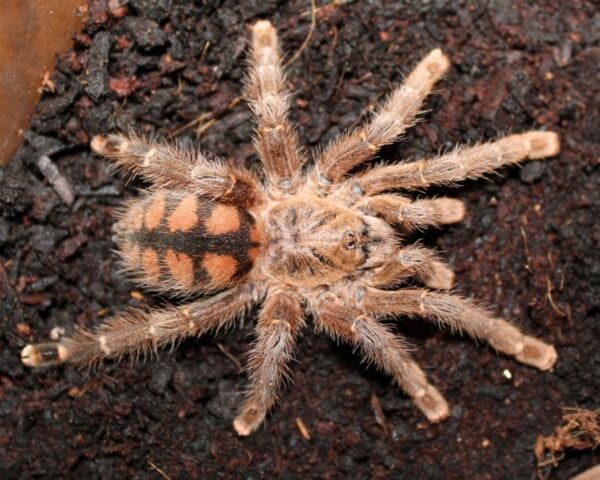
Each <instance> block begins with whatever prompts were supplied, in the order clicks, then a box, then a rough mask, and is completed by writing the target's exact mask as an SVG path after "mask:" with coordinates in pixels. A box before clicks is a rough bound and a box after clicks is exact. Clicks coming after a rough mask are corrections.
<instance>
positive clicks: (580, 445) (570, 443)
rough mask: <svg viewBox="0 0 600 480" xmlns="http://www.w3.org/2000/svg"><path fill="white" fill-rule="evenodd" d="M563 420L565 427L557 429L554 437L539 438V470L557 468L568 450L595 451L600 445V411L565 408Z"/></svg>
mask: <svg viewBox="0 0 600 480" xmlns="http://www.w3.org/2000/svg"><path fill="white" fill-rule="evenodd" d="M562 418H563V420H564V421H565V424H564V425H562V426H560V427H556V428H555V429H554V433H552V435H549V436H547V437H544V436H542V435H540V436H538V438H537V440H536V442H535V447H534V451H535V457H536V459H537V466H538V468H539V469H542V468H544V467H547V466H553V467H556V466H557V465H558V462H560V461H561V460H562V459H563V458H564V457H565V455H566V450H569V449H570V450H593V449H595V448H596V447H597V446H598V445H600V409H598V410H584V409H582V408H569V407H564V408H563V416H562ZM540 477H541V478H544V477H543V476H540Z"/></svg>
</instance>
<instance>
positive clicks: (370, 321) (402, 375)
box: [315, 300, 450, 422]
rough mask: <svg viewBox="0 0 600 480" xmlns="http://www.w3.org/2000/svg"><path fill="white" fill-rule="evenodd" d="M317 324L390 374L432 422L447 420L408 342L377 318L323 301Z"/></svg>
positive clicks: (438, 396) (446, 412) (440, 400)
mask: <svg viewBox="0 0 600 480" xmlns="http://www.w3.org/2000/svg"><path fill="white" fill-rule="evenodd" d="M315 322H316V325H317V327H318V328H320V329H321V330H323V331H325V332H326V333H327V334H329V335H330V336H331V337H332V338H334V339H340V340H343V341H344V342H347V343H350V344H352V345H356V346H357V347H358V348H359V349H360V350H361V352H362V354H363V356H364V358H365V361H367V362H369V363H370V362H372V363H374V364H375V365H376V366H377V367H379V368H381V369H382V370H383V371H384V372H386V373H387V374H389V375H391V376H392V377H393V378H394V380H395V381H396V382H397V383H398V385H400V387H401V388H402V390H404V391H405V392H406V393H407V394H408V395H409V396H410V397H411V398H412V399H413V401H414V403H415V405H416V406H417V408H419V410H421V412H423V414H424V415H425V416H426V417H427V419H428V420H429V421H431V422H441V421H442V420H444V419H445V418H447V417H448V415H449V413H450V410H449V408H448V404H447V403H446V400H445V399H444V397H443V396H442V394H441V393H440V392H439V391H438V390H437V389H436V388H435V387H434V386H433V385H431V384H430V383H429V382H428V380H427V377H426V375H425V373H424V372H423V370H421V368H420V367H419V365H418V364H417V363H416V362H415V361H414V360H413V358H412V356H411V355H410V353H409V352H408V349H407V346H406V345H405V343H404V342H403V341H402V340H401V339H400V338H398V337H397V336H395V335H394V334H393V333H392V332H390V331H389V330H388V329H387V328H386V327H385V326H384V325H382V324H381V323H379V322H378V321H377V320H376V319H374V318H372V317H370V316H368V314H366V315H365V314H363V313H361V311H360V309H358V308H353V307H349V306H346V305H343V304H342V303H341V302H340V301H339V300H332V301H330V300H323V301H321V302H320V304H319V305H318V306H317V308H316V311H315Z"/></svg>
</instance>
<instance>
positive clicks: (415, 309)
mask: <svg viewBox="0 0 600 480" xmlns="http://www.w3.org/2000/svg"><path fill="white" fill-rule="evenodd" d="M362 305H363V306H364V308H365V310H366V311H368V312H371V313H372V314H374V315H379V316H389V315H408V316H414V317H423V318H427V319H431V320H434V321H437V322H439V323H442V324H445V325H448V326H450V327H451V328H452V329H456V330H459V331H464V332H466V333H467V334H469V335H470V336H471V337H473V338H481V339H483V340H486V341H487V342H488V343H489V344H490V345H491V346H492V347H494V348H495V349H496V350H498V351H500V352H502V353H504V354H506V355H510V356H512V357H514V358H516V359H517V360H518V361H519V362H521V363H524V364H526V365H531V366H533V367H536V368H539V369H540V370H550V369H551V368H552V367H553V366H554V364H555V363H556V359H557V358H558V357H557V354H556V350H555V349H554V347H553V346H552V345H548V344H547V343H544V342H542V341H541V340H538V339H537V338H534V337H530V336H528V335H524V334H523V333H522V332H521V331H520V330H519V329H518V328H517V327H515V326H514V325H512V324H510V323H509V322H507V321H506V320H502V319H500V318H495V317H493V316H492V315H491V314H490V313H489V312H488V311H487V310H485V309H484V308H482V307H480V306H478V305H477V304H476V303H475V302H473V301H471V300H468V299H464V298H461V297H458V296H456V295H451V294H448V293H442V292H431V291H428V290H424V289H402V290H397V291H383V290H378V289H374V288H368V289H367V291H366V294H365V296H364V299H363V300H362Z"/></svg>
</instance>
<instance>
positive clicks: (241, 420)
mask: <svg viewBox="0 0 600 480" xmlns="http://www.w3.org/2000/svg"><path fill="white" fill-rule="evenodd" d="M303 317H304V310H303V308H302V305H301V303H300V299H299V298H298V296H297V295H296V294H295V293H293V292H290V291H280V292H276V293H272V294H269V295H268V296H267V299H266V300H265V303H264V305H263V308H262V310H261V312H260V316H259V319H258V324H257V326H256V332H257V339H256V343H255V345H254V347H253V349H252V353H251V355H250V363H249V370H250V382H251V384H250V388H249V390H248V394H247V398H246V401H245V403H244V406H243V407H242V410H241V413H240V414H239V415H238V417H237V418H236V419H235V421H234V422H233V427H234V428H235V431H236V432H237V433H238V435H244V436H245V435H249V434H251V433H252V432H253V431H255V430H256V429H257V428H258V427H259V425H260V424H261V423H262V422H263V420H264V418H265V416H266V414H267V412H268V411H269V409H270V408H271V407H272V405H273V403H275V401H276V400H277V394H278V392H279V388H280V386H281V383H282V380H283V379H284V378H285V377H286V376H287V373H288V367H287V364H288V362H289V360H290V359H291V357H292V353H293V350H294V345H295V343H296V338H297V336H298V334H299V332H300V330H301V328H302V326H303V325H304V320H303Z"/></svg>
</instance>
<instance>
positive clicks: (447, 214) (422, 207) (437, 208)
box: [359, 195, 465, 230]
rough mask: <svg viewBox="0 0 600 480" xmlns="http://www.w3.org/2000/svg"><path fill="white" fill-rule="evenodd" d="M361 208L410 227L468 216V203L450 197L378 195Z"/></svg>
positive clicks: (370, 198)
mask: <svg viewBox="0 0 600 480" xmlns="http://www.w3.org/2000/svg"><path fill="white" fill-rule="evenodd" d="M359 207H361V208H362V209H364V210H365V211H366V212H368V213H370V214H372V215H376V216H380V217H383V218H385V219H386V220H387V221H388V222H389V223H392V224H400V225H402V226H403V227H405V228H408V229H410V230H413V229H424V228H426V227H430V226H434V227H437V226H440V225H448V224H452V223H457V222H460V221H461V220H462V219H463V218H464V217H465V204H464V203H463V202H462V201H460V200H457V199H455V198H448V197H441V198H434V199H428V200H414V201H413V200H409V199H407V198H404V197H400V196H398V195H375V196H373V197H366V198H365V199H364V200H363V201H362V202H361V203H360V204H359Z"/></svg>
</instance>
